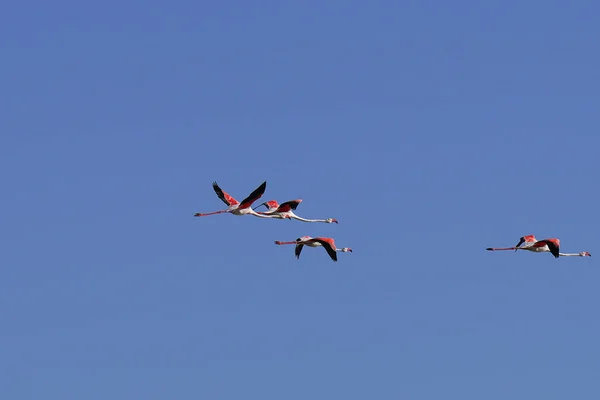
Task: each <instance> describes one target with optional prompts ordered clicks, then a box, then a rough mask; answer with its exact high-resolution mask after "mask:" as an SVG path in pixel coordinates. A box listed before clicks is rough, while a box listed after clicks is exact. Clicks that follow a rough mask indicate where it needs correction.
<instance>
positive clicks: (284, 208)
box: [254, 199, 338, 224]
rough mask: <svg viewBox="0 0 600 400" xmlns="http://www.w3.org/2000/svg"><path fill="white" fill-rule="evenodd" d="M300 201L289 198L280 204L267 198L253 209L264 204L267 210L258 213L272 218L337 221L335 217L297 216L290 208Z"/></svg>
mask: <svg viewBox="0 0 600 400" xmlns="http://www.w3.org/2000/svg"><path fill="white" fill-rule="evenodd" d="M300 203H302V200H301V199H296V200H290V201H286V202H285V203H281V204H278V203H277V201H275V200H269V201H265V202H264V203H262V204H260V205H259V206H257V207H255V208H254V210H256V209H257V208H258V207H261V206H266V207H267V208H268V210H267V211H263V212H260V211H259V212H258V214H261V215H268V216H272V217H273V218H280V219H289V220H292V219H297V220H298V221H303V222H325V223H328V224H331V223H332V222H335V223H336V224H337V223H338V221H337V219H335V218H327V219H306V218H302V217H299V216H297V215H296V214H294V211H292V210H296V208H297V207H298V205H299V204H300Z"/></svg>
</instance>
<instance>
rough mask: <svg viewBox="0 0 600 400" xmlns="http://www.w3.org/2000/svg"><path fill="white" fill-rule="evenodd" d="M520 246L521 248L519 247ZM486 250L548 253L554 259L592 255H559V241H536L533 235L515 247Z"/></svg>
mask: <svg viewBox="0 0 600 400" xmlns="http://www.w3.org/2000/svg"><path fill="white" fill-rule="evenodd" d="M521 245H522V246H521ZM486 250H489V251H497V250H514V251H517V250H528V251H533V252H535V253H545V252H550V253H551V254H552V255H553V256H554V257H555V258H558V257H573V256H576V257H591V256H592V255H591V254H590V253H589V252H587V251H582V252H580V253H560V252H559V250H560V240H559V239H556V238H550V239H544V240H537V239H536V238H535V236H534V235H527V236H523V237H521V238H520V239H519V243H517V245H516V246H515V247H503V248H494V247H488V248H487V249H486Z"/></svg>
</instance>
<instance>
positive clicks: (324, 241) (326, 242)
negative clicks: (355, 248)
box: [275, 236, 352, 261]
mask: <svg viewBox="0 0 600 400" xmlns="http://www.w3.org/2000/svg"><path fill="white" fill-rule="evenodd" d="M275 244H278V245H282V244H295V245H296V248H295V249H294V254H295V255H296V258H300V253H301V252H302V248H303V247H304V246H309V247H320V246H323V247H325V250H326V251H327V254H329V257H331V259H332V260H333V261H337V252H342V253H345V252H347V251H349V252H352V249H351V248H349V247H344V248H342V249H338V248H337V247H335V241H334V240H333V239H332V238H325V237H316V238H313V237H310V236H302V237H299V238H298V239H296V240H295V241H293V242H280V241H279V240H276V241H275Z"/></svg>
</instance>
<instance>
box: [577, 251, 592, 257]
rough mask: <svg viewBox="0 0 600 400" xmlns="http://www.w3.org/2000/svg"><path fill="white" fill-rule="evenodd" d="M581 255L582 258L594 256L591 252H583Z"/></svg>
mask: <svg viewBox="0 0 600 400" xmlns="http://www.w3.org/2000/svg"><path fill="white" fill-rule="evenodd" d="M579 255H580V256H581V257H591V256H592V255H591V254H590V252H589V251H582V252H581V253H579Z"/></svg>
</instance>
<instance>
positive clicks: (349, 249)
mask: <svg viewBox="0 0 600 400" xmlns="http://www.w3.org/2000/svg"><path fill="white" fill-rule="evenodd" d="M342 251H343V252H344V253H346V252H348V251H349V252H350V253H352V249H351V248H350V247H344V248H343V249H342Z"/></svg>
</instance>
